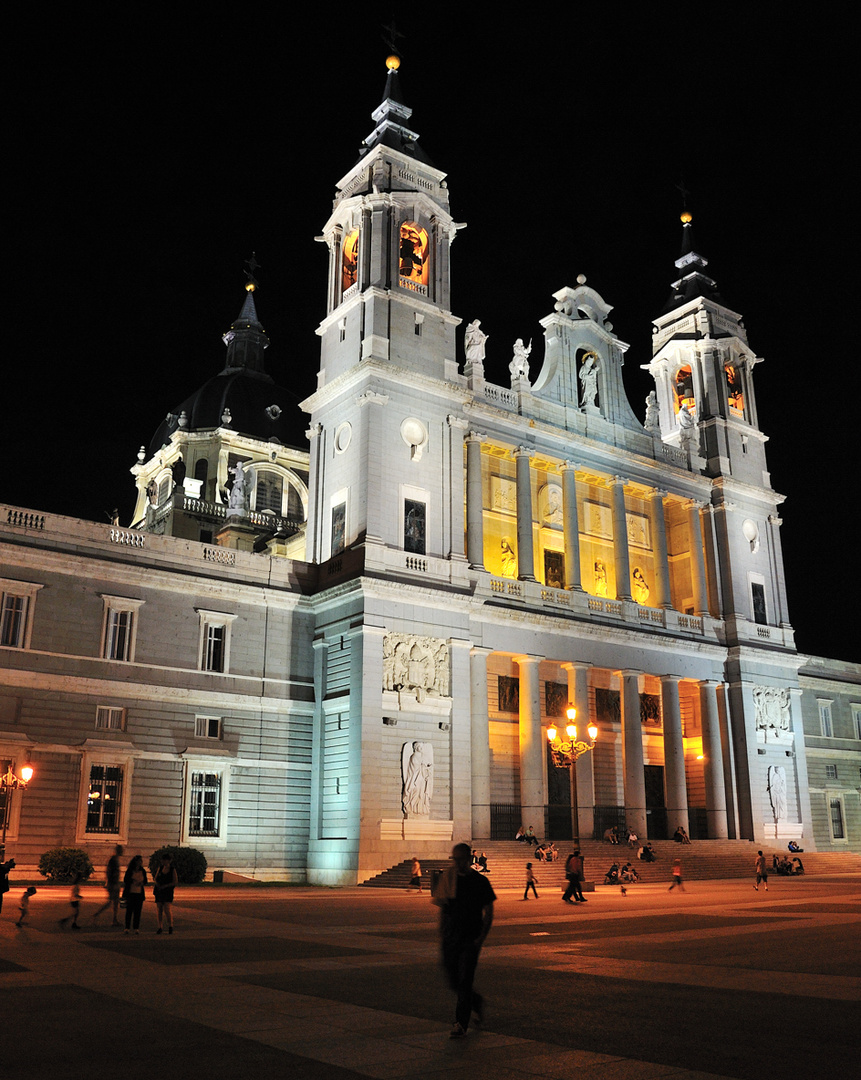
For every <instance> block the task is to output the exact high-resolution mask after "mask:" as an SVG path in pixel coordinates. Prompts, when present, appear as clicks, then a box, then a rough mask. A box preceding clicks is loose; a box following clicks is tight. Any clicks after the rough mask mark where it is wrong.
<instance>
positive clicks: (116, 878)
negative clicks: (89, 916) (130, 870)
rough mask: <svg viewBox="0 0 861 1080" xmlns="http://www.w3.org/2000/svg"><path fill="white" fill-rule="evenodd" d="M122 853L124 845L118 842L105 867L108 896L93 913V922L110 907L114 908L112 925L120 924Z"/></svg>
mask: <svg viewBox="0 0 861 1080" xmlns="http://www.w3.org/2000/svg"><path fill="white" fill-rule="evenodd" d="M122 853H123V845H122V844H117V846H116V847H115V848H114V853H113V855H111V857H110V858H109V859H108V863H107V866H106V867H105V888H106V889H107V891H108V898H107V900H106V901H105V902H104V903H103V904H102V906H101V907H100V908H99V910H98V911H97V912H95V914H94V915H93V922H95V921H96V919H98V917H99V916H100V915H101V913H102V912H103V911H107V909H108V908H113V909H114V920H113V922H112V923H111V926H119V925H120V918H119V915H120V855H122Z"/></svg>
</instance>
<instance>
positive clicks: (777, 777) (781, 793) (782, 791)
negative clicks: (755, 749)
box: [768, 765, 787, 822]
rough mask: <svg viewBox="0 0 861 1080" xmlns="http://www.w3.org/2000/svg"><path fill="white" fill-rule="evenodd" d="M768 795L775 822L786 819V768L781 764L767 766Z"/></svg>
mask: <svg viewBox="0 0 861 1080" xmlns="http://www.w3.org/2000/svg"><path fill="white" fill-rule="evenodd" d="M768 797H769V799H770V800H771V810H772V813H773V814H774V820H775V822H778V821H786V816H787V815H786V769H784V767H783V766H782V765H769V766H768Z"/></svg>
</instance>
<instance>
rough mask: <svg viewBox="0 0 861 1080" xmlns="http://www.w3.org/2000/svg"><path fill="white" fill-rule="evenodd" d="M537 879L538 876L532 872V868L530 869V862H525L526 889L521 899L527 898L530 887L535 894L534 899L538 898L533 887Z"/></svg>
mask: <svg viewBox="0 0 861 1080" xmlns="http://www.w3.org/2000/svg"><path fill="white" fill-rule="evenodd" d="M537 881H538V878H537V877H536V876H535V874H534V873H533V870H532V863H531V862H528V863H527V864H526V890H525V891H524V893H523V899H524V900H528V899H529V890H530V889H532V892H533V893H534V895H535V899H536V900H537V899H538V892H537V890H536V888H535V885H536V883H537Z"/></svg>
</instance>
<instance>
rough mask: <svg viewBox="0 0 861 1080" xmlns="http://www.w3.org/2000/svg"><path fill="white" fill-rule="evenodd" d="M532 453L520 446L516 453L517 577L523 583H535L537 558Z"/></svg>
mask: <svg viewBox="0 0 861 1080" xmlns="http://www.w3.org/2000/svg"><path fill="white" fill-rule="evenodd" d="M531 457H532V451H531V450H530V449H528V448H527V447H525V446H518V448H517V449H516V450H515V451H514V460H515V463H516V468H517V472H516V478H517V576H518V577H519V578H520V580H521V581H535V556H534V553H533V546H534V545H533V539H532V475H531V469H530V466H529V460H530V458H531Z"/></svg>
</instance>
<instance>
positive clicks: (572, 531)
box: [559, 461, 583, 592]
mask: <svg viewBox="0 0 861 1080" xmlns="http://www.w3.org/2000/svg"><path fill="white" fill-rule="evenodd" d="M559 471H560V472H561V473H562V536H563V539H564V543H565V588H566V589H575V590H576V591H578V592H582V591H583V586H582V584H581V581H580V522H579V520H578V517H577V480H576V478H575V473H576V472H577V466H576V465H575V463H574V462H573V461H563V462H562V465H561V466H560V467H559Z"/></svg>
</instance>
